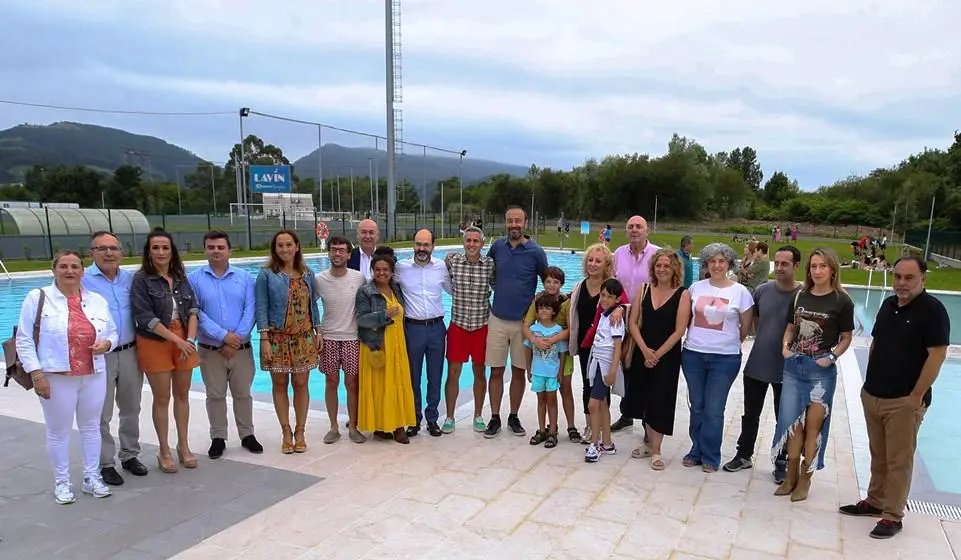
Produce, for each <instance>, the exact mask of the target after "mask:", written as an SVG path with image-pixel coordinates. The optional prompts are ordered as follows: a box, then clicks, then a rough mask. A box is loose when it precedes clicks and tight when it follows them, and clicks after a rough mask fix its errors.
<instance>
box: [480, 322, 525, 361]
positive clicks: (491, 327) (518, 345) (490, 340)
mask: <svg viewBox="0 0 961 560" xmlns="http://www.w3.org/2000/svg"><path fill="white" fill-rule="evenodd" d="M522 324H523V323H522V321H505V320H503V319H498V318H497V317H495V316H494V315H493V314H491V316H490V319H489V320H488V322H487V351H486V353H485V356H484V363H485V364H486V365H487V367H492V368H495V367H505V366H507V355H508V353H510V357H511V365H512V366H513V367H518V368H521V369H527V367H526V365H525V364H527V350H526V348H525V347H524V331H523V329H522Z"/></svg>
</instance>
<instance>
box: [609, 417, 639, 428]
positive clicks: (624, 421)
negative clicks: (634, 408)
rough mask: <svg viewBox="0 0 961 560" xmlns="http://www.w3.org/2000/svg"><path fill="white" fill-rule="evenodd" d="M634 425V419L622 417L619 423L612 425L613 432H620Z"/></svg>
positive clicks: (618, 420)
mask: <svg viewBox="0 0 961 560" xmlns="http://www.w3.org/2000/svg"><path fill="white" fill-rule="evenodd" d="M633 425H634V419H633V418H628V417H627V416H621V417H620V418H618V419H617V422H614V423H613V424H611V431H612V432H619V431H621V430H623V429H624V428H630V427H632V426H633Z"/></svg>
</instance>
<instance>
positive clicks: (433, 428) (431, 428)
mask: <svg viewBox="0 0 961 560" xmlns="http://www.w3.org/2000/svg"><path fill="white" fill-rule="evenodd" d="M427 433H429V434H430V435H432V436H434V437H440V436H442V435H444V432H442V431H441V429H440V426H438V425H437V422H428V423H427Z"/></svg>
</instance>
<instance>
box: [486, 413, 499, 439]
mask: <svg viewBox="0 0 961 560" xmlns="http://www.w3.org/2000/svg"><path fill="white" fill-rule="evenodd" d="M499 433H501V417H500V416H498V415H496V414H495V415H494V416H491V420H490V422H488V423H487V430H485V431H484V437H485V438H487V439H494V438H496V437H497V434H499Z"/></svg>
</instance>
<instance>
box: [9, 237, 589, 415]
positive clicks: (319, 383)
mask: <svg viewBox="0 0 961 560" xmlns="http://www.w3.org/2000/svg"><path fill="white" fill-rule="evenodd" d="M450 250H451V249H450V248H445V249H436V250H435V251H434V256H435V257H437V258H440V259H443V258H444V256H445V255H446V254H447V253H448V251H450ZM453 250H454V251H455V252H458V251H460V249H459V248H454V249H453ZM411 254H412V251H410V250H406V251H404V250H401V251H397V258H398V259H403V258H407V257H410V256H411ZM547 259H548V261H549V262H550V264H552V265H554V266H557V267H559V268H560V269H561V270H563V271H564V273H565V275H566V276H567V277H566V279H565V283H564V287H565V288H566V290H565V291H570V288H571V287H572V286H573V285H574V283H575V282H577V281H579V280H580V279H581V278H583V273H582V266H581V259H582V257H581V255H574V254H571V253H570V251H566V252H561V251H548V252H547ZM307 264H308V266H310V267H311V269H313V270H314V272H319V271H321V270H326V269H327V268H330V261H329V260H328V259H327V257H326V256H321V257H317V256H311V257H309V258H307ZM261 265H262V261H260V262H235V263H233V266H236V267H238V268H242V269H244V270H247V271H249V272H250V273H251V274H254V275H255V276H256V274H257V272H258V271H259V269H260V267H261ZM200 266H202V265H199V264H196V265H191V266H188V267H187V272H188V273H189V272H191V271H193V270H196V269H198V268H200ZM51 281H52V279H51V278H50V277H38V278H18V279H15V280H13V281H10V282H0V334H3V335H4V336H8V335H7V334H6V333H10V332H11V329H12V328H13V327H14V326H16V324H17V320H18V317H19V313H20V305H21V304H22V302H23V299H24V296H25V295H26V294H27V293H28V292H29V291H30V290H32V289H34V288H39V287H41V286H48V285H50V282H51ZM540 289H541V283H540V282H538V290H540ZM443 302H444V308H445V309H446V311H447V313H446V317H447V319H448V320H449V318H450V307H451V298H450V296H449V295H448V294H446V293H445V294H443ZM320 308H321V312H323V305H320ZM251 336H252V338H251V344H252V346H253V350H254V356H260V335H259V333H257V331H256V330H254V332H253V333H252V335H251ZM256 361H257V362H258V366H259V361H260V360H259V358H258V359H257V360H256ZM426 367H427V366H426V364H425V366H424V368H425V369H424V371H423V372H422V373H421V375H422V386H423V387H424V388H425V390H426V387H427V374H426ZM446 379H447V363H446V361H445V363H444V381H445V382H446ZM193 383H194V385H195V386H197V387H199V386H202V385H203V380H202V379H201V376H200V368H196V369H194V372H193ZM472 384H473V375H471V373H470V369H469V368H465V370H464V373H462V374H461V378H460V386H461V388H464V387H470V386H471V385H472ZM324 388H325V378H324V376H323V375H321V374H319V373H318V372H317V371H316V370H315V371H314V372H313V373H312V374H311V376H310V393H311V400H313V401H319V402H321V403H322V402H323V398H324V397H323V395H324ZM252 390H253V392H254V393H261V394H266V395H268V396H269V394H270V392H271V382H270V375H269V374H268V373H267V372H264V371H261V370H260V369H259V368H258V370H257V373H256V374H255V375H254V384H253V387H252ZM462 394H464V393H463V392H462ZM466 394H467V395H469V391H468V392H466ZM338 395H339V397H340V402H341V403H344V402H346V400H347V393H346V389H345V388H344V385H343V383H341V384H340V386H339V388H338Z"/></svg>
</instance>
